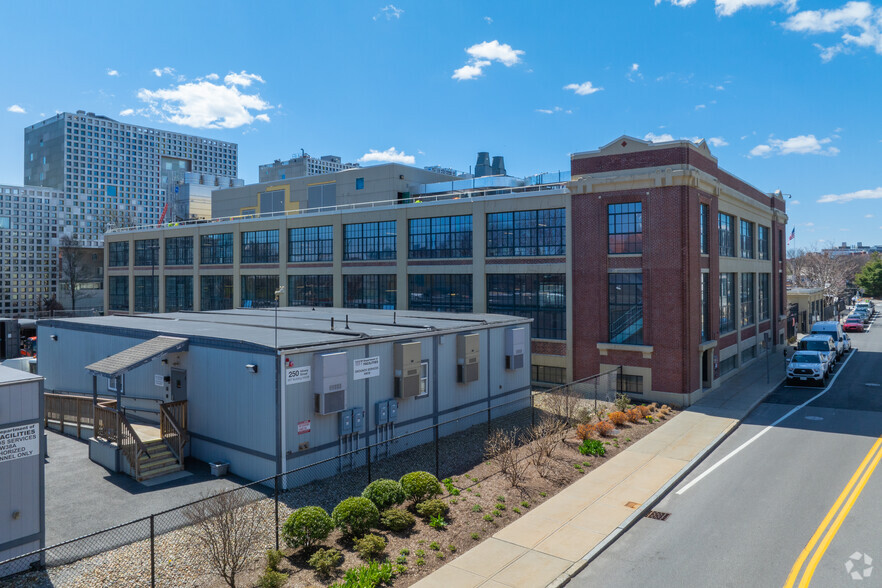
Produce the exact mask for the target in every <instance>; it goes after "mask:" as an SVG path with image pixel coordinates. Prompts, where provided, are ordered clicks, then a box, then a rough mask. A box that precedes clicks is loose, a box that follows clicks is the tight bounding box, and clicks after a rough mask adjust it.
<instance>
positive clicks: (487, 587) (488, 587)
mask: <svg viewBox="0 0 882 588" xmlns="http://www.w3.org/2000/svg"><path fill="white" fill-rule="evenodd" d="M480 588H508V586H506V585H505V584H500V583H499V582H497V581H496V580H487V581H486V582H484V583H483V584H481V586H480Z"/></svg>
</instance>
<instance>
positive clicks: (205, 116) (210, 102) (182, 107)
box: [138, 71, 272, 129]
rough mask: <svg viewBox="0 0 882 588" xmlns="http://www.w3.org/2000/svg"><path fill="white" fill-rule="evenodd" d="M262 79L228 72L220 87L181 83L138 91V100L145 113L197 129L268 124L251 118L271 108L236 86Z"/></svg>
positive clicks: (207, 84) (201, 82) (256, 95)
mask: <svg viewBox="0 0 882 588" xmlns="http://www.w3.org/2000/svg"><path fill="white" fill-rule="evenodd" d="M253 81H258V82H263V78H261V77H260V76H259V75H256V74H249V73H246V72H244V71H243V72H241V73H238V74H236V73H230V74H229V75H227V76H226V77H225V78H224V82H225V83H224V84H213V83H211V82H209V81H205V80H202V81H199V82H189V83H182V84H179V85H177V86H173V87H171V88H166V89H160V90H147V89H146V88H142V89H140V90H139V91H138V98H139V99H140V100H141V101H142V102H145V103H146V104H147V105H148V108H147V113H149V114H153V115H154V116H158V117H159V118H161V119H162V120H165V121H168V122H171V123H174V124H178V125H184V126H188V127H193V128H197V129H234V128H237V127H241V126H243V125H249V124H251V123H252V122H254V121H255V120H261V121H264V122H268V119H269V117H268V116H266V115H264V117H263V118H258V117H260V115H257V116H255V115H253V114H252V111H255V110H256V111H263V110H269V109H271V108H272V105H271V104H269V103H268V102H266V101H265V100H263V99H262V98H261V97H260V95H259V94H244V93H242V91H241V90H240V88H239V86H249V85H250V84H251V83H252V82H253Z"/></svg>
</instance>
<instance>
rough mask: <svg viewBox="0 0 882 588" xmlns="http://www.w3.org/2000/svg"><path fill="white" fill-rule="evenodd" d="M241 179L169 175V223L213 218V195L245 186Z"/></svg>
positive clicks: (166, 218) (181, 174) (175, 173)
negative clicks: (218, 191) (213, 193)
mask: <svg viewBox="0 0 882 588" xmlns="http://www.w3.org/2000/svg"><path fill="white" fill-rule="evenodd" d="M244 185H245V181H244V180H242V179H239V178H228V177H226V176H216V175H213V174H200V173H196V172H174V173H172V174H170V175H169V178H168V185H167V186H166V193H167V194H168V203H169V206H168V211H167V213H166V216H165V219H164V220H167V221H169V222H176V221H182V220H196V219H207V218H211V193H212V192H214V191H216V190H224V189H226V188H236V187H240V186H244Z"/></svg>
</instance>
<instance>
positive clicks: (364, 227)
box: [343, 221, 396, 260]
mask: <svg viewBox="0 0 882 588" xmlns="http://www.w3.org/2000/svg"><path fill="white" fill-rule="evenodd" d="M395 235H396V231H395V221H383V222H377V223H358V224H353V225H343V259H345V260H360V259H366V260H372V259H395Z"/></svg>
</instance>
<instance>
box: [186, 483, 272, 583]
mask: <svg viewBox="0 0 882 588" xmlns="http://www.w3.org/2000/svg"><path fill="white" fill-rule="evenodd" d="M184 516H185V517H187V520H188V521H189V522H190V524H191V525H192V526H191V527H190V528H189V533H190V536H191V537H192V538H193V539H194V540H195V541H196V543H197V544H199V545H200V546H202V548H203V549H204V552H203V554H202V555H203V557H204V558H205V559H206V561H207V562H208V564H209V565H210V566H211V567H212V568H213V569H214V571H216V572H217V573H218V574H220V576H221V577H222V578H223V579H224V581H226V583H227V584H228V585H229V586H231V588H236V577H237V576H238V575H239V574H240V573H241V572H242V571H244V570H245V569H246V566H247V564H248V559H249V558H248V556H249V554H250V553H251V552H252V549H253V548H254V544H255V543H256V541H257V540H258V538H259V536H260V531H261V528H262V527H263V526H264V524H265V522H264V521H263V516H262V515H261V512H260V509H259V507H258V504H257V502H249V501H248V500H247V498H246V497H245V496H243V494H242V493H241V492H237V491H232V492H220V493H217V492H216V493H212V494H210V495H209V496H208V497H207V498H205V499H204V500H200V501H199V502H195V503H193V504H191V505H189V506H187V507H186V508H185V509H184Z"/></svg>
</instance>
